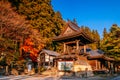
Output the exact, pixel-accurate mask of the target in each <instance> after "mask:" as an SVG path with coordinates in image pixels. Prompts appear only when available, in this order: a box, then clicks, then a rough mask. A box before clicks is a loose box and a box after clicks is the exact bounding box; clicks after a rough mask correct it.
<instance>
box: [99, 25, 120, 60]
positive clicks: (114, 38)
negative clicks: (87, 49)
mask: <svg viewBox="0 0 120 80" xmlns="http://www.w3.org/2000/svg"><path fill="white" fill-rule="evenodd" d="M119 33H120V27H118V26H117V25H116V24H115V25H112V27H111V28H110V32H109V33H107V35H108V36H107V37H105V36H104V38H103V40H102V41H101V49H102V50H104V51H105V53H106V55H108V56H109V57H113V58H115V59H116V60H120V39H119V38H120V36H119Z"/></svg>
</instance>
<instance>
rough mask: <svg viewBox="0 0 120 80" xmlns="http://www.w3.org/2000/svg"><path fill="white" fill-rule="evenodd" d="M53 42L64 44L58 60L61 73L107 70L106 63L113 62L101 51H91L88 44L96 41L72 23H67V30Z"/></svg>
mask: <svg viewBox="0 0 120 80" xmlns="http://www.w3.org/2000/svg"><path fill="white" fill-rule="evenodd" d="M53 41H54V42H60V43H62V44H63V51H62V53H61V55H60V56H58V57H57V58H56V61H57V63H56V64H57V66H58V70H59V71H75V72H80V71H93V70H98V69H107V68H106V67H105V66H104V64H105V63H106V62H105V61H107V63H108V62H109V61H112V59H111V58H108V57H105V56H104V53H101V52H100V51H99V50H98V51H92V50H90V47H89V46H88V44H92V43H94V42H95V40H93V39H92V38H91V37H90V36H89V35H88V34H86V32H84V31H83V30H82V29H81V28H80V27H78V26H77V25H76V24H75V23H73V22H71V21H68V22H67V23H66V26H65V29H64V30H63V31H62V33H61V34H60V35H59V36H56V37H54V38H53ZM64 68H65V69H64ZM88 74H89V73H88ZM90 74H91V73H90Z"/></svg>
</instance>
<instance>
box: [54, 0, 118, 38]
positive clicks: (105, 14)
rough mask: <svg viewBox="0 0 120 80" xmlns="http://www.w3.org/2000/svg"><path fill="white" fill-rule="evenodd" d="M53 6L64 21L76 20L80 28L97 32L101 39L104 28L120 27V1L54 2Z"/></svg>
mask: <svg viewBox="0 0 120 80" xmlns="http://www.w3.org/2000/svg"><path fill="white" fill-rule="evenodd" d="M52 6H53V9H54V11H60V13H61V15H62V18H63V19H64V20H66V21H67V19H70V20H73V19H74V18H75V19H76V21H77V23H78V26H82V25H83V26H88V27H89V28H90V29H92V30H93V29H94V30H97V31H98V32H99V34H100V36H101V37H102V32H103V29H104V28H107V31H109V29H110V27H111V26H112V24H117V25H118V26H120V0H52Z"/></svg>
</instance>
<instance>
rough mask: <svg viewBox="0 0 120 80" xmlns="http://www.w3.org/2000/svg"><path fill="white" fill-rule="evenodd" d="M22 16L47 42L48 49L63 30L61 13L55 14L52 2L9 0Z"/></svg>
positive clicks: (43, 0)
mask: <svg viewBox="0 0 120 80" xmlns="http://www.w3.org/2000/svg"><path fill="white" fill-rule="evenodd" d="M9 1H10V2H12V3H13V6H15V7H16V10H17V11H18V13H19V14H20V15H24V16H26V19H27V20H28V21H29V22H30V24H31V27H32V28H34V29H37V30H38V31H39V32H40V35H42V37H43V38H44V41H45V42H46V46H47V47H46V48H48V49H49V48H51V46H50V44H52V41H51V39H50V38H51V37H54V36H57V35H59V34H60V32H61V30H62V26H63V25H64V21H63V19H62V16H61V14H60V12H54V10H53V9H52V5H51V0H33V1H31V0H15V1H13V0H9Z"/></svg>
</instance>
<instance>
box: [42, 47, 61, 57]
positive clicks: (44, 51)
mask: <svg viewBox="0 0 120 80" xmlns="http://www.w3.org/2000/svg"><path fill="white" fill-rule="evenodd" d="M41 53H46V54H48V55H50V56H59V55H60V54H59V53H57V52H55V51H51V50H47V49H42V51H41V52H40V54H41Z"/></svg>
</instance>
